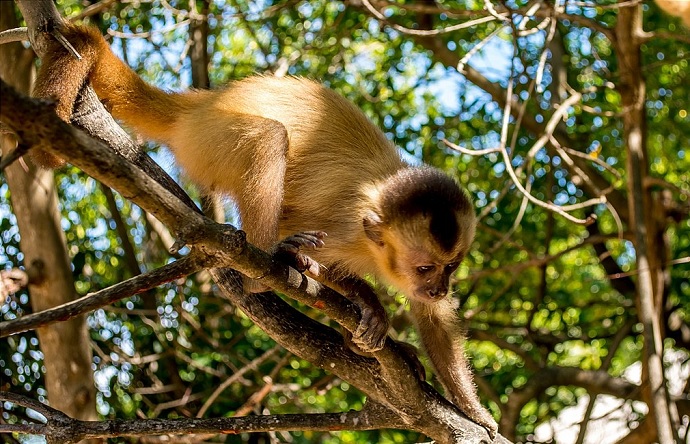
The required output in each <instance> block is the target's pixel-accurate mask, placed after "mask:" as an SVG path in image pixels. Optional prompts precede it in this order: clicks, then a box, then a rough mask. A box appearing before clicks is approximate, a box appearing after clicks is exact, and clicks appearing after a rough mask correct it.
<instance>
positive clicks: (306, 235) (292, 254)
mask: <svg viewBox="0 0 690 444" xmlns="http://www.w3.org/2000/svg"><path fill="white" fill-rule="evenodd" d="M326 236H328V235H327V234H326V233H325V232H324V231H303V232H301V233H296V234H293V235H292V236H288V237H286V238H285V239H283V240H282V241H280V242H278V243H277V244H276V245H275V246H274V247H273V249H272V250H271V255H272V256H273V257H274V258H276V259H278V260H280V261H282V262H285V263H287V264H288V265H290V266H292V267H294V268H296V269H297V271H299V272H300V273H303V272H305V271H308V272H309V273H311V274H312V275H314V276H318V275H319V271H320V266H319V264H318V262H316V261H315V260H314V259H312V258H310V257H309V256H307V255H306V254H304V253H302V249H304V248H311V249H313V250H315V249H317V248H321V247H323V246H324V242H323V238H324V237H326Z"/></svg>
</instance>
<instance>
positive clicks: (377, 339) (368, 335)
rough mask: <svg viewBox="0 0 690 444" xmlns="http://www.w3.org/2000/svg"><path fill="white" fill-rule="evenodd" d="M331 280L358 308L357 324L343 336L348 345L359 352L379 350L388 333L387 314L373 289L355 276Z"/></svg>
mask: <svg viewBox="0 0 690 444" xmlns="http://www.w3.org/2000/svg"><path fill="white" fill-rule="evenodd" d="M331 282H332V283H333V284H334V285H335V288H338V289H339V290H340V291H341V292H342V294H343V295H344V296H345V297H346V298H348V299H349V300H350V301H352V302H353V303H354V304H355V305H356V306H357V308H359V313H360V319H359V325H358V326H357V328H356V329H355V331H354V332H352V335H351V336H348V335H346V337H345V341H346V344H347V345H348V347H349V348H350V349H351V350H352V351H354V352H355V353H359V354H363V353H372V352H375V351H379V350H381V349H382V348H383V345H384V344H385V343H386V336H387V334H388V315H387V314H386V309H385V308H383V305H381V302H380V301H379V298H378V296H377V295H376V293H375V292H374V290H372V288H371V287H370V286H369V284H368V283H367V282H366V281H364V280H362V279H361V278H359V277H357V276H346V277H339V278H337V279H333V280H331ZM360 352H363V353H360Z"/></svg>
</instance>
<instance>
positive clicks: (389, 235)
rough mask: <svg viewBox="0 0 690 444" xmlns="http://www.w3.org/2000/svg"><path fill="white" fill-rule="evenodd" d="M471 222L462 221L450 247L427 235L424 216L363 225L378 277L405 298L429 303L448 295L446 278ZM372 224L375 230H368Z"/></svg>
mask: <svg viewBox="0 0 690 444" xmlns="http://www.w3.org/2000/svg"><path fill="white" fill-rule="evenodd" d="M460 219H467V218H466V217H464V218H463V217H461V218H460ZM473 224H474V219H473V218H472V219H471V221H469V222H468V223H464V224H463V226H462V229H461V230H459V235H458V236H457V238H456V239H455V241H454V242H453V243H452V245H451V246H450V247H449V246H448V244H443V243H439V242H438V240H437V239H435V238H434V236H432V235H430V231H429V227H430V221H429V219H428V218H427V217H422V216H419V217H413V218H410V219H407V220H406V221H405V222H404V223H394V224H384V223H379V224H376V225H374V224H372V223H369V224H368V225H367V224H365V227H366V229H367V230H368V231H367V235H368V236H369V239H370V240H371V241H372V242H373V245H372V248H373V250H374V253H375V255H374V256H375V259H376V262H377V265H378V267H377V268H378V272H379V273H378V274H379V277H380V278H381V279H382V280H384V281H385V282H386V283H388V284H389V285H392V286H394V287H396V288H397V289H398V290H400V291H401V292H402V293H404V294H405V296H407V297H408V298H412V299H415V300H417V301H420V302H427V303H429V302H436V301H439V300H441V299H443V298H445V297H446V296H447V295H448V290H449V287H450V277H451V275H452V274H453V273H454V272H455V271H456V270H457V268H458V266H459V265H460V262H461V261H462V259H463V258H464V256H465V254H466V252H467V250H468V249H469V246H470V243H471V240H472V237H473V236H474V225H473ZM374 226H375V227H376V228H375V229H376V231H375V232H374V233H372V231H373V228H372V227H374Z"/></svg>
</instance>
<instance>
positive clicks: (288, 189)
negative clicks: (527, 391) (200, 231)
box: [34, 25, 498, 437]
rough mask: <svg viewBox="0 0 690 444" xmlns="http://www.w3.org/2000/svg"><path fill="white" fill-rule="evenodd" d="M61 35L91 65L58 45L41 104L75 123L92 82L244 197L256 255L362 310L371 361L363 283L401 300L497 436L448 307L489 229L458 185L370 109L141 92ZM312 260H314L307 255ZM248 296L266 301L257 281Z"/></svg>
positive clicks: (75, 33) (288, 98) (293, 95)
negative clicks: (423, 161)
mask: <svg viewBox="0 0 690 444" xmlns="http://www.w3.org/2000/svg"><path fill="white" fill-rule="evenodd" d="M61 32H62V33H63V35H64V36H65V37H66V38H67V40H68V41H69V42H70V43H71V44H72V45H73V46H74V47H75V48H76V50H77V51H78V52H79V53H80V54H81V56H82V60H80V61H77V60H76V58H74V57H73V56H72V55H71V54H69V53H68V52H67V51H66V50H65V49H64V48H63V47H62V46H61V45H60V44H59V43H57V42H53V45H52V47H51V48H49V49H48V51H47V52H46V53H47V56H46V57H45V58H44V59H43V65H42V67H41V69H40V72H39V75H38V78H37V81H36V85H35V88H34V95H36V96H40V97H51V98H54V99H55V100H56V102H57V108H56V111H57V114H58V115H59V116H60V118H62V119H63V120H65V121H69V119H70V116H71V114H72V108H73V105H74V101H75V99H76V97H77V94H78V92H79V90H80V89H81V87H82V86H83V85H84V83H85V82H86V81H90V82H91V84H92V86H93V88H94V89H95V91H96V93H97V94H98V96H99V98H100V99H101V100H102V101H103V103H104V104H105V105H106V107H107V108H108V109H109V110H110V111H111V112H112V114H113V115H114V116H115V117H116V118H117V119H120V120H121V121H123V122H124V123H125V124H126V125H127V126H128V127H130V128H132V129H134V130H135V131H137V132H138V133H139V134H140V135H142V136H143V137H145V138H147V139H150V140H155V141H158V142H161V143H164V144H166V145H167V146H168V147H170V149H171V150H172V152H173V153H174V155H175V157H176V159H177V161H178V162H179V164H180V165H181V166H182V168H183V169H184V171H185V172H186V174H187V175H188V176H189V177H190V178H191V179H192V180H193V181H194V182H195V183H196V184H197V185H198V186H200V187H201V188H203V189H204V190H206V191H207V192H217V193H223V194H226V195H229V196H231V197H232V198H233V200H234V202H235V203H236V205H237V209H238V212H239V216H240V221H241V227H242V229H243V230H244V231H245V232H246V233H247V239H248V240H249V242H251V243H253V244H254V245H257V246H258V247H260V248H263V249H265V250H267V251H269V252H272V253H273V254H274V255H276V256H282V257H284V258H287V259H289V260H290V263H291V264H292V265H294V266H296V267H297V268H298V269H299V270H300V271H307V272H308V273H309V274H310V275H312V276H313V277H314V278H316V279H317V280H319V281H321V282H323V283H325V284H326V285H328V286H331V287H333V288H335V289H336V290H339V291H341V292H342V293H343V294H344V295H345V296H346V297H348V298H350V299H351V300H352V301H353V302H354V303H355V305H357V306H358V308H359V309H360V312H361V321H360V324H359V326H358V328H357V330H356V331H355V332H354V333H352V334H351V338H350V340H351V341H352V343H354V345H355V346H356V348H358V349H359V351H360V352H365V353H371V352H375V351H377V350H380V349H381V348H382V347H383V345H384V342H385V339H386V336H387V331H388V327H389V323H388V317H387V315H386V312H385V310H384V308H383V306H382V305H381V303H380V301H379V300H378V298H377V296H376V294H375V293H374V292H373V290H372V289H371V288H370V286H369V285H368V284H367V283H366V282H365V281H364V280H363V278H364V276H373V277H374V278H376V279H377V280H378V281H380V282H383V283H385V284H387V285H391V286H393V287H395V288H397V289H398V290H400V291H401V292H402V293H403V294H404V295H405V296H406V297H407V298H408V300H409V302H410V308H411V313H412V315H413V317H414V319H415V321H416V324H417V327H418V329H419V331H420V333H421V338H422V342H423V345H424V347H425V349H426V350H427V353H428V355H429V357H430V359H431V361H432V363H433V365H434V367H435V369H436V371H437V373H438V375H439V377H440V380H441V381H442V383H443V385H444V386H445V388H446V395H447V397H448V398H450V400H451V401H452V402H454V403H455V405H457V406H458V407H459V408H460V409H461V410H462V411H463V412H464V413H465V414H466V415H467V416H468V417H470V418H471V419H473V420H474V421H475V422H477V423H478V424H480V425H482V426H484V427H485V428H486V429H487V430H488V431H489V433H490V435H491V436H492V437H494V436H495V435H496V432H497V428H498V426H497V424H496V422H495V421H494V419H493V417H492V416H491V414H490V413H489V412H488V411H487V410H486V409H485V408H484V407H482V405H481V404H480V402H479V398H478V396H477V394H476V389H475V386H474V383H473V379H472V374H471V371H470V369H469V366H468V364H467V361H466V359H465V355H464V352H463V331H462V328H461V326H460V323H459V320H458V317H457V314H456V312H455V309H454V307H453V305H452V303H451V301H450V300H449V298H447V295H448V290H449V281H450V277H451V275H452V274H453V273H454V272H455V270H456V269H457V268H458V265H459V264H460V261H462V259H463V258H464V257H465V255H466V254H467V252H468V250H469V248H470V245H471V243H472V240H473V237H474V232H475V223H476V221H475V215H474V211H473V206H472V203H471V202H470V199H469V197H468V195H467V193H466V192H465V191H464V190H462V189H461V188H460V187H459V186H458V184H457V183H456V182H455V181H454V180H453V179H451V178H450V177H448V176H447V175H445V174H444V173H442V172H441V171H439V170H436V169H433V168H430V167H411V166H408V165H406V164H405V163H404V162H403V161H402V160H401V158H400V156H399V154H398V151H397V150H396V148H395V147H394V146H393V144H392V143H391V142H390V141H389V140H388V139H386V137H385V135H384V134H383V132H381V131H380V130H379V129H378V128H376V127H375V126H374V125H373V124H372V123H371V122H370V121H369V120H368V119H367V118H366V116H365V115H364V114H363V113H362V112H361V111H360V110H359V109H358V108H357V107H355V106H354V105H353V104H352V103H350V102H349V101H347V100H345V99H344V98H342V97H341V96H339V95H338V94H336V93H335V92H333V91H332V90H330V89H328V88H325V87H324V86H322V85H320V84H318V83H315V82H313V81H310V80H306V79H301V78H294V77H283V78H276V77H269V76H255V77H250V78H247V79H244V80H241V81H238V82H234V83H231V84H230V85H228V86H227V88H225V89H222V90H217V91H187V92H181V93H169V92H164V91H162V90H160V89H158V88H156V87H153V86H151V85H148V84H147V83H145V82H144V81H143V80H141V79H140V78H139V76H138V75H137V74H136V73H135V72H134V71H132V70H131V69H130V68H129V67H128V66H126V65H125V64H124V63H123V62H122V61H120V60H119V59H118V58H117V57H116V56H115V55H114V54H113V53H112V52H111V50H110V47H109V46H108V44H107V43H106V41H105V40H104V39H103V37H102V36H101V34H100V33H99V32H98V30H96V29H93V28H88V27H77V26H74V25H66V27H65V28H64V29H61ZM52 160H53V161H55V159H52ZM39 161H42V162H43V163H44V164H45V163H49V162H50V161H51V159H49V158H47V157H44V158H43V159H42V160H41V159H39ZM325 233H327V234H328V237H327V238H325ZM280 239H283V241H280ZM307 248H308V249H310V251H309V255H306V254H305V253H303V252H302V251H301V250H303V249H307ZM247 287H249V288H245V290H247V291H264V290H265V289H262V288H261V286H260V285H258V284H256V283H255V282H249V283H248V285H247ZM350 345H351V344H350ZM351 346H352V345H351ZM415 360H416V358H415Z"/></svg>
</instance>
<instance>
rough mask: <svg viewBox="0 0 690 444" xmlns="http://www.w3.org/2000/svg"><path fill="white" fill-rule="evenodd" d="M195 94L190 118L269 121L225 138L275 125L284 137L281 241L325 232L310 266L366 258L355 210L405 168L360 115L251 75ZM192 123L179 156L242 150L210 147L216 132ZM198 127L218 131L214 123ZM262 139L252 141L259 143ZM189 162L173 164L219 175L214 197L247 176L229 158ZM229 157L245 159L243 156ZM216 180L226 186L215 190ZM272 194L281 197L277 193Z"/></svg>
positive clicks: (316, 94)
mask: <svg viewBox="0 0 690 444" xmlns="http://www.w3.org/2000/svg"><path fill="white" fill-rule="evenodd" d="M200 94H201V96H202V97H204V105H203V107H204V108H205V109H203V110H195V111H194V112H195V113H196V114H199V111H201V115H208V116H219V115H226V116H229V117H228V123H227V124H226V126H232V125H233V123H232V120H233V116H234V120H236V121H237V120H242V119H240V118H239V116H240V115H241V116H254V117H259V118H263V119H269V120H268V121H265V122H264V121H262V120H261V119H259V123H258V124H257V125H258V126H257V127H254V126H252V128H247V125H245V126H244V127H242V128H228V129H227V133H231V132H236V131H237V130H238V129H239V130H240V131H244V132H252V133H254V132H258V133H261V131H262V127H264V126H265V128H268V130H269V131H275V129H276V128H275V125H274V124H273V123H275V122H279V123H280V124H281V125H282V127H284V128H285V130H286V131H287V138H288V146H287V153H286V156H287V165H286V170H285V179H284V184H283V187H282V188H283V190H284V195H283V201H282V211H281V218H280V226H279V229H280V234H281V236H286V235H289V234H293V233H296V232H300V231H306V230H323V231H326V232H327V233H328V234H329V238H328V239H327V240H326V245H327V246H326V248H324V249H323V250H322V251H320V252H318V253H315V259H317V260H320V261H322V262H324V263H327V264H328V263H333V262H338V261H339V257H338V254H337V253H338V252H339V251H342V250H347V251H349V253H348V254H351V253H352V251H353V250H357V249H360V250H362V255H361V256H362V257H364V256H367V252H366V251H364V250H366V247H364V246H363V245H359V243H361V241H362V239H361V238H362V218H361V212H360V211H359V209H360V207H361V206H362V205H361V204H362V202H361V201H362V199H363V198H364V195H363V191H364V188H365V187H367V186H368V185H372V184H374V183H375V182H377V181H378V180H380V179H383V178H385V177H388V176H390V175H391V174H394V173H395V172H397V171H398V170H399V169H400V168H403V167H404V166H405V165H404V164H403V162H402V160H401V159H400V156H399V154H398V152H397V149H396V148H395V146H394V145H393V144H392V143H391V142H390V141H389V140H388V139H386V137H385V135H384V134H383V132H382V131H381V130H379V129H378V128H377V127H376V126H375V125H373V124H372V123H371V122H370V121H369V119H368V118H367V117H366V116H365V115H364V114H363V113H362V111H361V110H359V109H358V108H357V107H356V106H355V105H354V104H352V103H351V102H349V101H348V100H346V99H345V98H343V97H341V96H340V95H338V94H337V93H335V92H334V91H332V90H330V89H328V88H326V87H324V86H322V85H321V84H318V83H316V82H314V81H311V80H307V79H301V78H294V77H283V78H276V77H265V76H255V77H250V78H247V79H244V80H241V81H238V82H235V83H232V84H231V85H230V86H228V88H227V89H225V90H222V91H214V92H212V93H208V94H207V93H203V92H201V93H200ZM197 103H200V102H197ZM194 120H195V119H189V120H188V125H183V126H185V127H186V130H185V131H184V132H185V133H186V134H187V135H188V134H191V133H192V132H194V133H195V134H196V138H194V139H191V140H187V139H189V137H188V136H187V135H183V136H182V137H179V136H178V137H177V138H178V141H177V142H178V143H179V140H182V139H184V140H185V141H186V142H187V143H192V144H194V145H195V148H194V147H189V148H186V149H185V150H184V151H187V152H194V151H195V150H197V151H198V150H199V149H201V150H204V149H206V148H205V147H208V146H212V147H220V146H221V145H222V144H223V143H226V142H227V143H234V144H239V143H241V142H237V141H229V140H227V139H229V138H226V139H225V140H223V139H219V140H216V139H214V138H213V137H212V136H211V133H214V132H216V131H215V130H212V129H210V128H208V129H206V128H203V127H200V126H199V125H198V124H197V123H195V122H193V121H194ZM262 122H263V123H262ZM178 123H179V121H178ZM205 125H218V122H217V121H216V122H215V123H214V122H210V123H206V124H205ZM261 139H262V136H261V135H260V134H259V136H258V140H261ZM170 144H171V145H175V144H176V141H174V140H171V141H170ZM173 149H174V150H175V148H174V146H173ZM223 149H224V148H221V151H222V150H223ZM253 149H254V150H256V151H257V158H261V160H260V162H270V161H271V160H270V159H265V158H263V156H261V155H260V154H261V152H262V151H263V150H264V149H265V147H262V145H261V144H260V143H259V144H256V145H255V146H254V147H253ZM195 156H196V158H193V159H187V161H185V160H184V159H180V160H181V163H182V164H183V166H184V167H185V169H187V170H188V172H189V173H190V175H191V176H192V178H193V179H194V177H193V176H194V172H193V171H189V170H190V168H191V169H192V170H193V169H194V165H190V163H191V164H196V163H199V164H206V166H205V172H203V173H200V174H209V171H211V170H213V171H215V173H211V174H216V175H218V176H219V177H218V178H217V179H216V180H211V182H212V183H214V184H216V185H215V187H213V186H212V188H215V189H216V190H217V191H226V192H230V193H233V192H234V193H236V189H237V188H239V187H241V186H242V184H241V175H242V174H241V172H242V171H246V170H247V167H248V165H239V164H241V163H242V162H243V161H244V160H237V159H236V158H235V157H234V156H232V153H224V155H222V156H221V155H218V156H214V155H213V154H204V153H198V152H197V154H195ZM236 157H237V158H242V159H246V158H247V156H246V155H241V156H236ZM179 158H180V156H179V155H178V159H179ZM276 161H278V160H277V159H276ZM238 162H239V164H238ZM223 165H224V166H223ZM229 176H232V177H229ZM197 181H198V180H197ZM208 181H209V180H208V178H207V180H206V182H208ZM222 181H225V183H226V185H221V182H222ZM224 188H230V189H224ZM276 191H277V192H280V190H279V189H277V190H276ZM236 197H237V196H236ZM365 268H366V267H365Z"/></svg>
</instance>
